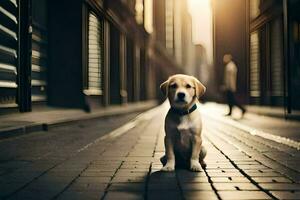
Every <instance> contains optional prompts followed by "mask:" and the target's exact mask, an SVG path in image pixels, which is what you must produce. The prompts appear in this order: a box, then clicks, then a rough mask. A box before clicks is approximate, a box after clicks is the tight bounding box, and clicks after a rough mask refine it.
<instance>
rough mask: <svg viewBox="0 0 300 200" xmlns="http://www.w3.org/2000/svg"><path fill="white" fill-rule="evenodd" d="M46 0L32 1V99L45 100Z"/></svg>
mask: <svg viewBox="0 0 300 200" xmlns="http://www.w3.org/2000/svg"><path fill="white" fill-rule="evenodd" d="M46 5H47V1H46V0H33V1H32V7H33V8H32V9H33V12H32V18H33V24H32V61H31V62H32V66H31V68H32V70H31V78H32V79H31V85H32V88H31V92H32V101H46V99H47V95H46V86H47V77H46V71H47V70H46V69H47V43H48V39H47V23H46V19H47V18H46V13H47V12H46Z"/></svg>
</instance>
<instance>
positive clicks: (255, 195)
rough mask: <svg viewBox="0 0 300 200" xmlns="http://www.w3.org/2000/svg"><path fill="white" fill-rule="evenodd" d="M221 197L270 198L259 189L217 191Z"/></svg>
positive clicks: (238, 199)
mask: <svg viewBox="0 0 300 200" xmlns="http://www.w3.org/2000/svg"><path fill="white" fill-rule="evenodd" d="M218 194H219V195H220V197H221V199H229V200H234V199H237V200H242V199H271V197H269V196H268V195H267V194H266V193H264V192H261V191H218Z"/></svg>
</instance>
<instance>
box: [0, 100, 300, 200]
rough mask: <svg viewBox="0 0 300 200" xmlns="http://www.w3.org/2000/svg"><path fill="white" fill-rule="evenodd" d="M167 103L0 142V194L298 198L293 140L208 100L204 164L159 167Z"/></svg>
mask: <svg viewBox="0 0 300 200" xmlns="http://www.w3.org/2000/svg"><path fill="white" fill-rule="evenodd" d="M167 108H168V105H166V104H163V105H161V106H158V107H156V108H154V109H152V110H149V111H146V112H144V113H142V114H140V113H133V114H128V115H122V116H114V117H106V118H104V119H97V120H96V119H95V120H91V121H88V122H86V121H85V122H77V123H76V124H69V125H64V126H58V127H54V128H52V129H50V130H49V131H48V132H34V133H30V134H27V135H24V136H19V137H15V138H10V139H3V140H1V141H0V149H1V151H0V160H1V162H0V174H1V176H0V188H1V189H0V197H1V199H205V200H209V199H300V184H299V183H300V166H299V161H300V154H299V149H298V150H297V149H296V148H294V147H292V146H293V145H295V144H294V143H293V144H291V145H290V144H289V143H286V144H284V142H283V143H280V142H275V141H273V140H269V139H266V138H263V137H260V136H258V135H253V134H250V133H248V132H247V131H245V130H243V129H241V128H238V127H236V126H235V125H234V124H232V123H230V121H231V120H230V119H228V118H226V117H222V115H221V114H220V113H216V112H215V111H214V112H215V113H213V111H212V110H210V107H209V106H206V105H204V106H202V107H201V109H202V111H203V112H202V114H203V116H202V118H203V124H204V130H203V135H204V136H203V137H204V140H205V142H204V144H205V146H206V147H207V150H208V155H207V158H206V162H207V164H208V165H207V169H206V170H203V171H202V172H199V173H196V172H190V171H187V170H184V169H178V170H176V172H174V173H172V172H171V173H166V172H160V168H161V167H162V165H161V163H160V161H159V158H160V157H161V156H162V155H163V154H164V145H163V138H164V130H163V121H164V116H165V113H166V111H167ZM214 116H215V117H214ZM236 123H240V122H238V121H237V122H236Z"/></svg>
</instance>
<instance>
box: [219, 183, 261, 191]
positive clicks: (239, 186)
mask: <svg viewBox="0 0 300 200" xmlns="http://www.w3.org/2000/svg"><path fill="white" fill-rule="evenodd" d="M213 186H214V187H215V188H216V189H217V190H218V191H221V190H259V188H258V187H257V186H255V185H254V184H252V183H213Z"/></svg>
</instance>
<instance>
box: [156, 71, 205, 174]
mask: <svg viewBox="0 0 300 200" xmlns="http://www.w3.org/2000/svg"><path fill="white" fill-rule="evenodd" d="M160 88H161V90H162V92H163V94H164V95H165V96H166V97H168V99H169V101H170V105H171V108H170V110H169V112H168V114H167V116H166V119H165V132H166V136H165V149H166V155H165V156H164V157H162V158H161V162H162V163H163V165H164V167H163V168H162V169H161V170H162V171H173V170H174V169H175V165H176V167H177V166H179V167H180V166H181V167H183V166H186V167H189V169H190V170H191V171H201V166H202V168H205V167H206V164H205V162H204V157H205V155H206V150H205V149H204V147H203V146H202V138H201V130H202V122H201V115H200V111H199V108H198V106H199V105H198V106H197V104H199V101H198V98H199V97H201V96H202V95H203V94H204V92H205V90H206V88H205V86H204V85H203V84H202V83H201V82H200V81H199V80H197V79H196V78H195V77H193V76H188V75H183V74H176V75H173V76H171V77H169V79H168V80H167V81H165V82H164V83H162V84H161V85H160Z"/></svg>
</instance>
